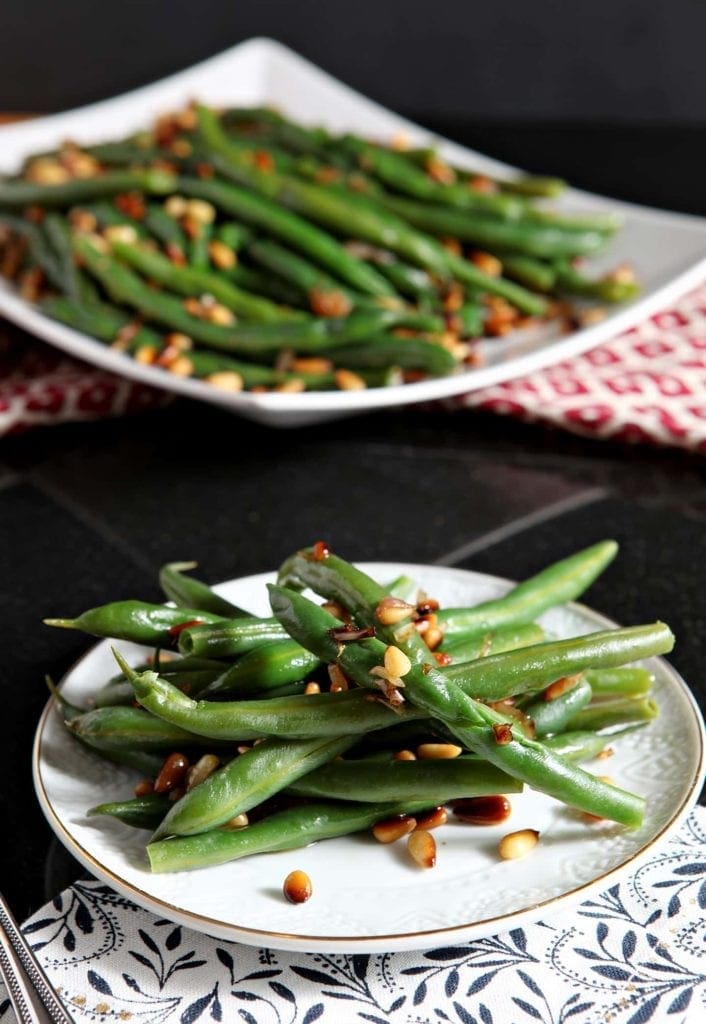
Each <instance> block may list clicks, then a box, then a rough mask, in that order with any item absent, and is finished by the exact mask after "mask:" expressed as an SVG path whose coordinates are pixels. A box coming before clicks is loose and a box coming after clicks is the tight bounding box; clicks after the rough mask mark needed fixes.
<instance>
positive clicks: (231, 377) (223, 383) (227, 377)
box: [206, 370, 245, 392]
mask: <svg viewBox="0 0 706 1024" xmlns="http://www.w3.org/2000/svg"><path fill="white" fill-rule="evenodd" d="M206 380H207V381H208V383H209V384H211V385H212V387H214V388H220V390H221V391H234V392H235V391H242V390H243V388H244V387H245V382H244V381H243V378H242V377H241V376H240V374H239V373H235V372H234V371H233V370H219V371H218V372H217V373H210V374H209V375H208V377H207V378H206Z"/></svg>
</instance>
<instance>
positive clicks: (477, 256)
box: [471, 250, 503, 277]
mask: <svg viewBox="0 0 706 1024" xmlns="http://www.w3.org/2000/svg"><path fill="white" fill-rule="evenodd" d="M471 263H473V264H475V266H476V267H478V269H479V270H482V271H483V273H484V274H487V275H488V276H489V277H500V275H501V274H502V272H503V265H502V263H501V262H500V260H499V259H498V258H497V256H491V254H490V253H489V252H481V251H480V250H476V252H474V253H472V254H471Z"/></svg>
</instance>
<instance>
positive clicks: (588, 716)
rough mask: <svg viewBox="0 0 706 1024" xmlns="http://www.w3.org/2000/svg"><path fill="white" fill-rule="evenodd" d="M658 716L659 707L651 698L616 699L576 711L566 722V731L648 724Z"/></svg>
mask: <svg viewBox="0 0 706 1024" xmlns="http://www.w3.org/2000/svg"><path fill="white" fill-rule="evenodd" d="M658 714H659V706H658V704H657V702H656V701H655V700H653V699H652V697H638V698H635V699H632V698H630V697H616V698H615V700H604V701H600V703H596V704H592V705H590V706H589V707H586V708H584V709H583V710H582V711H577V712H576V714H575V715H573V716H572V717H571V718H570V719H569V721H568V722H567V725H566V728H567V729H590V730H593V729H595V730H596V731H598V730H599V729H612V728H613V727H614V726H616V725H633V724H637V723H639V722H649V721H651V720H652V719H653V718H656V717H657V715H658Z"/></svg>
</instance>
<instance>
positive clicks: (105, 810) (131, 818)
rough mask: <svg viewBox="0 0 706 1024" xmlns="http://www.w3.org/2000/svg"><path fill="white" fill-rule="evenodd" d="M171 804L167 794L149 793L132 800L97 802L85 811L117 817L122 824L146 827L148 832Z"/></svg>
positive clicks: (154, 826) (157, 823)
mask: <svg viewBox="0 0 706 1024" xmlns="http://www.w3.org/2000/svg"><path fill="white" fill-rule="evenodd" d="M171 806H172V802H171V800H170V799H169V797H168V796H165V795H162V794H160V793H150V794H149V795H148V796H136V797H133V798H132V800H115V801H112V802H111V803H106V804H98V805H97V806H96V807H91V808H90V810H88V811H86V814H87V815H88V816H89V817H93V816H94V815H97V814H105V815H108V816H110V817H111V818H117V819H118V821H122V822H123V824H124V825H132V827H133V828H146V829H149V830H150V832H152V831H154V829H156V828H157V826H158V825H159V823H160V822H161V821H162V819H163V818H164V816H165V814H166V813H167V811H168V810H169V808H170V807H171Z"/></svg>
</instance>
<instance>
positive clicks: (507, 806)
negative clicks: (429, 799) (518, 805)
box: [453, 794, 512, 825]
mask: <svg viewBox="0 0 706 1024" xmlns="http://www.w3.org/2000/svg"><path fill="white" fill-rule="evenodd" d="M453 813H454V814H455V816H456V817H457V818H459V819H460V820H461V821H463V822H465V823H466V824H467V825H499V824H500V823H501V822H503V821H507V819H508V818H509V817H510V814H511V813H512V804H511V803H510V801H509V800H508V798H507V797H506V796H502V795H500V794H497V795H495V796H473V797H468V798H467V799H465V800H454V801H453Z"/></svg>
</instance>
